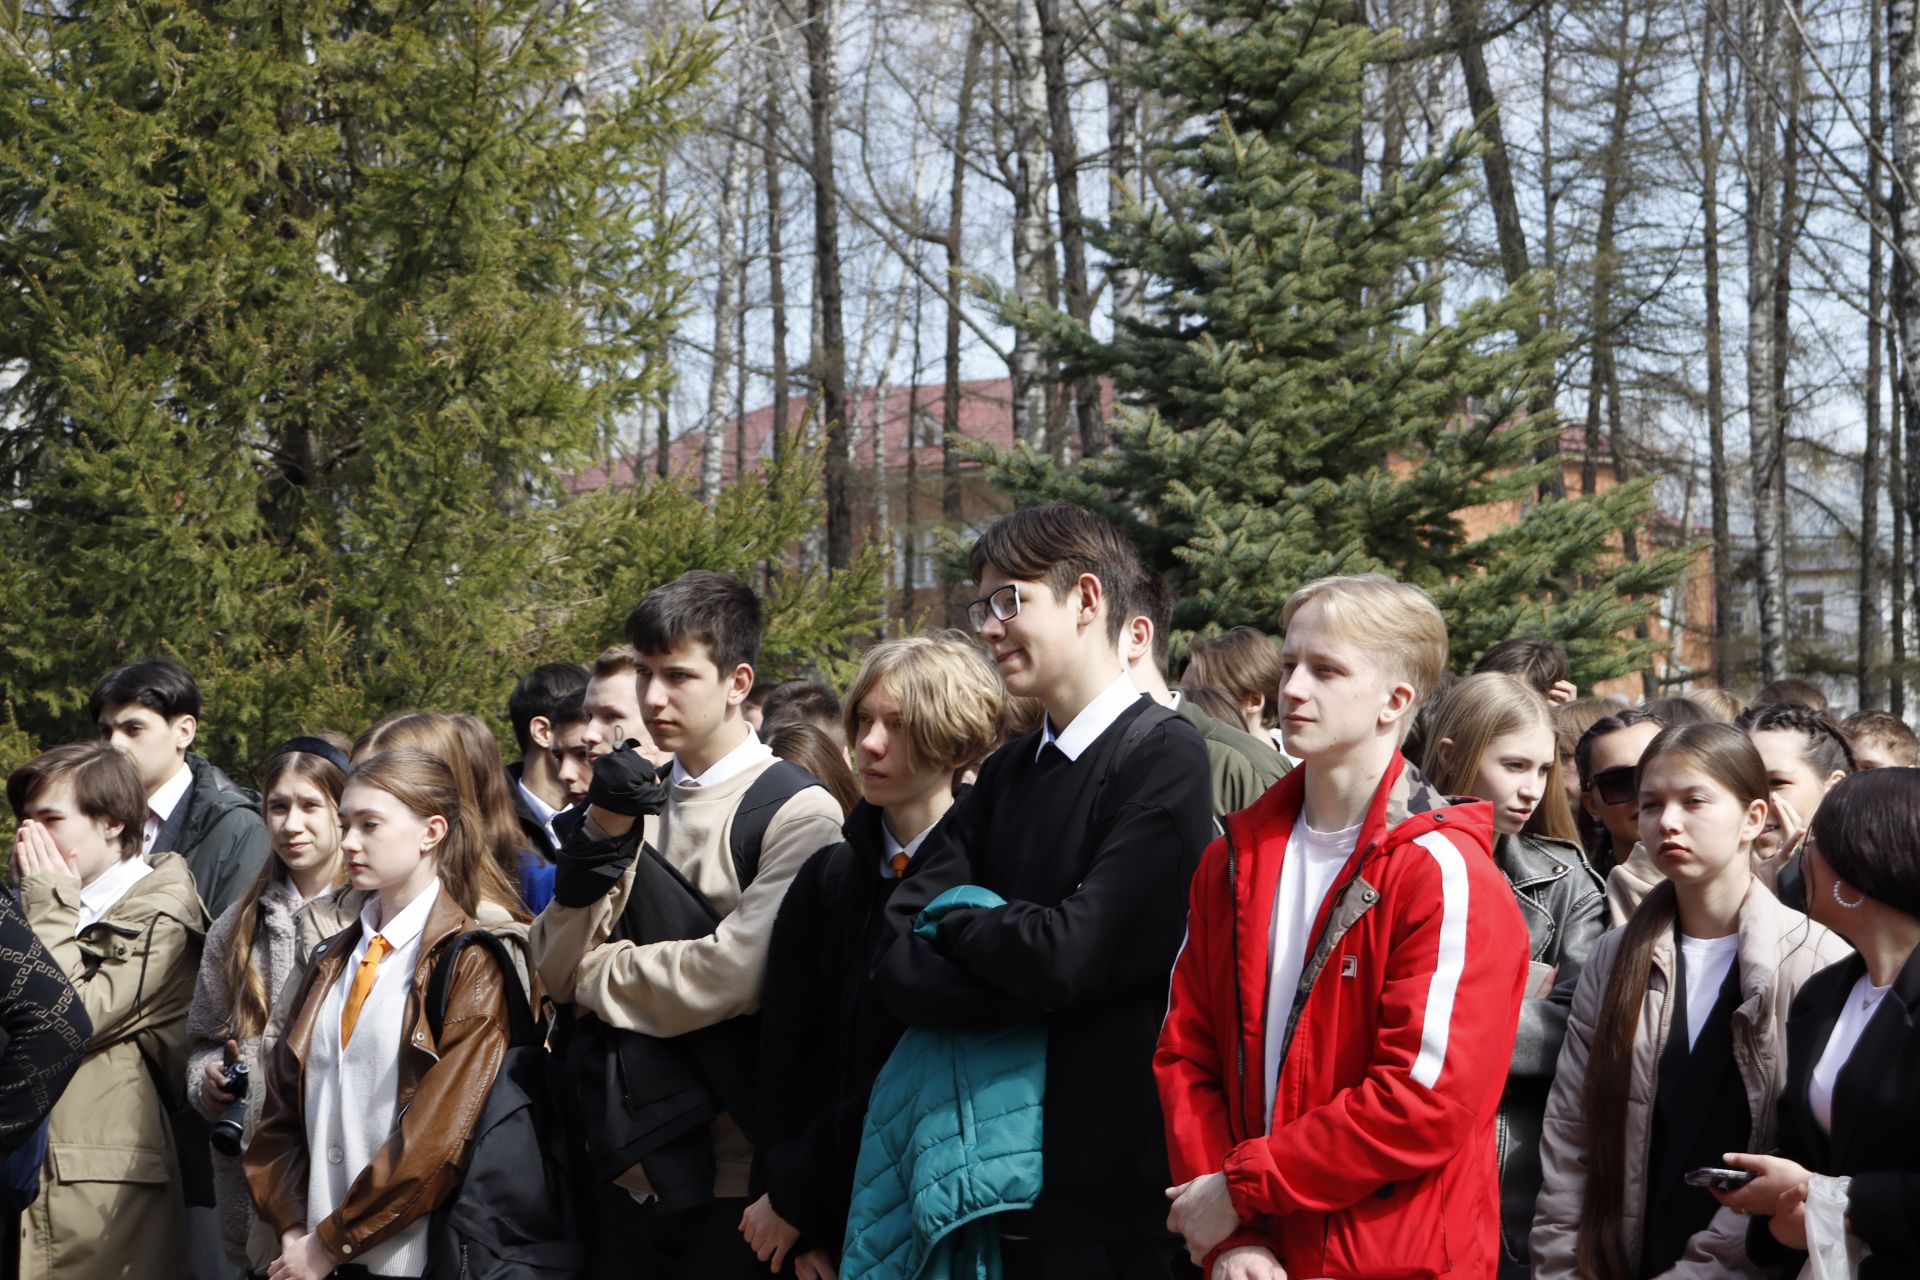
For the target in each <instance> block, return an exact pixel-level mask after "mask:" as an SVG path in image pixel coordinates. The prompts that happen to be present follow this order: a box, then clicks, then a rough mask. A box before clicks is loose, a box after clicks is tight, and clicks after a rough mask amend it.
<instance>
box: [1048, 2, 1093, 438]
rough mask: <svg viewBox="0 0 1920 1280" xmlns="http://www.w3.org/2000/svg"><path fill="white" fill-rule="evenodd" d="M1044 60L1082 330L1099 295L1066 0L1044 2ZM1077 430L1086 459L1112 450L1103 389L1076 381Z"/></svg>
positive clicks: (1072, 290) (1070, 284)
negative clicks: (1085, 205)
mask: <svg viewBox="0 0 1920 1280" xmlns="http://www.w3.org/2000/svg"><path fill="white" fill-rule="evenodd" d="M1038 3H1039V9H1040V24H1041V45H1040V47H1041V54H1042V57H1043V59H1044V61H1045V63H1046V69H1047V126H1048V128H1047V134H1048V138H1049V141H1050V142H1051V144H1052V151H1053V180H1054V191H1055V194H1056V197H1057V198H1058V200H1059V202H1060V252H1061V256H1062V258H1063V259H1064V260H1065V262H1064V271H1063V273H1062V275H1061V277H1060V292H1061V295H1062V297H1063V298H1064V299H1065V302H1066V307H1067V314H1068V315H1070V316H1072V317H1073V318H1074V319H1075V320H1078V321H1079V322H1080V323H1081V324H1091V323H1092V321H1093V290H1092V289H1091V287H1089V285H1088V283H1087V232H1086V227H1085V226H1084V225H1083V224H1082V222H1081V221H1080V145H1079V142H1078V141H1077V140H1076V139H1075V137H1074V132H1073V99H1072V89H1071V86H1069V85H1068V84H1067V65H1066V62H1067V55H1066V46H1067V36H1066V32H1065V31H1064V30H1063V29H1062V28H1061V25H1060V0H1038ZM1068 389H1069V391H1070V392H1071V393H1072V396H1073V415H1074V426H1075V429H1076V430H1077V431H1078V433H1079V436H1080V456H1082V457H1084V458H1091V457H1095V456H1097V455H1098V454H1099V453H1100V452H1101V451H1102V450H1104V449H1105V448H1106V447H1107V421H1106V419H1105V418H1104V417H1102V416H1101V413H1100V383H1099V381H1098V380H1097V379H1095V378H1079V379H1076V380H1075V381H1074V382H1073V383H1072V384H1071V386H1070V387H1069V388H1068Z"/></svg>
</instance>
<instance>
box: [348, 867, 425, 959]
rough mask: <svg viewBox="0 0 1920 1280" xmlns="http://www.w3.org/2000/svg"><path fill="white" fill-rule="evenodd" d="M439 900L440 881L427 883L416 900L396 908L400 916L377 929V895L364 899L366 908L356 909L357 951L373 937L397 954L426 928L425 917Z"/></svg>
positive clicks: (378, 921) (363, 947)
mask: <svg viewBox="0 0 1920 1280" xmlns="http://www.w3.org/2000/svg"><path fill="white" fill-rule="evenodd" d="M439 897H440V877H439V876H435V877H433V879H431V880H429V881H427V887H426V888H424V889H422V890H421V891H420V896H419V897H417V898H415V899H414V900H413V901H412V902H409V903H408V904H407V905H406V906H404V907H402V908H400V914H399V915H397V916H395V917H394V918H393V919H391V920H389V921H387V927H386V928H384V929H382V928H381V927H380V895H379V894H377V893H376V894H374V895H373V896H372V897H370V898H368V899H367V905H366V906H364V907H362V908H360V948H361V950H363V951H364V950H365V949H366V945H367V943H368V942H370V941H371V940H372V939H373V936H374V935H375V934H379V935H380V936H381V937H383V938H385V939H386V940H387V946H389V947H391V948H392V949H393V950H395V951H398V950H400V949H401V948H402V947H404V946H406V945H407V944H408V943H410V942H412V941H413V940H414V939H415V938H417V937H419V936H420V931H421V930H422V929H425V928H426V927H427V915H428V913H429V912H431V911H432V910H433V904H434V902H435V901H436V900H437V899H438V898H439Z"/></svg>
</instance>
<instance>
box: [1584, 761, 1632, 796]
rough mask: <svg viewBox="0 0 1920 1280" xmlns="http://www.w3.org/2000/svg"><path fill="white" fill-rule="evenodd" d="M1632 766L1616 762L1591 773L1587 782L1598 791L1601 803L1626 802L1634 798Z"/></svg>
mask: <svg viewBox="0 0 1920 1280" xmlns="http://www.w3.org/2000/svg"><path fill="white" fill-rule="evenodd" d="M1633 771H1634V766H1633V765H1630V764H1618V765H1615V766H1614V767H1613V768H1611V769H1602V770H1601V771H1600V772H1598V773H1596V774H1594V775H1593V781H1592V782H1591V783H1590V784H1589V785H1591V786H1592V787H1593V789H1594V790H1595V791H1597V792H1599V793H1600V803H1601V804H1628V803H1630V802H1631V801H1632V800H1633V798H1634V786H1633Z"/></svg>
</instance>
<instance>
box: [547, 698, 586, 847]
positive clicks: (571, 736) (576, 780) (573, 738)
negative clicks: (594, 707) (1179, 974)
mask: <svg viewBox="0 0 1920 1280" xmlns="http://www.w3.org/2000/svg"><path fill="white" fill-rule="evenodd" d="M589 720H590V717H589V716H588V715H587V691H586V690H585V689H584V688H581V689H575V690H574V691H573V692H572V693H570V694H568V695H567V696H566V697H564V698H562V699H560V702H559V704H558V705H557V706H555V707H554V709H553V750H552V752H551V754H552V757H553V776H554V777H555V778H556V779H558V781H559V783H560V789H561V791H562V793H563V794H565V796H566V798H567V803H566V805H565V806H564V807H563V808H562V809H561V810H560V813H559V814H557V815H556V818H557V819H558V821H557V823H556V825H558V826H564V825H565V823H566V819H567V817H568V815H570V814H573V813H574V812H575V811H576V809H577V808H578V806H579V805H580V802H581V801H583V800H585V799H586V798H587V788H588V787H589V786H591V785H592V783H593V753H592V752H591V751H590V750H589V749H588V747H587V725H588V723H589ZM565 843H566V840H565V837H564V835H563V836H562V839H561V844H562V845H564V844H565Z"/></svg>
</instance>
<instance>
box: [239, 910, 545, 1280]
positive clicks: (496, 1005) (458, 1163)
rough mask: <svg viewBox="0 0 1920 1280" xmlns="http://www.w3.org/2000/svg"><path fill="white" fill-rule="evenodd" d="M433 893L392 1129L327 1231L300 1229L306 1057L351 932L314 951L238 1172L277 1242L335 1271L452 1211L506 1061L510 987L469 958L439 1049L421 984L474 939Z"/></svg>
mask: <svg viewBox="0 0 1920 1280" xmlns="http://www.w3.org/2000/svg"><path fill="white" fill-rule="evenodd" d="M478 927H479V924H478V922H477V921H475V920H473V919H472V918H470V917H468V916H467V914H466V913H465V912H464V911H462V910H461V908H460V904H459V903H457V902H455V901H454V899H453V896H452V895H451V894H449V893H446V892H444V891H443V892H442V893H441V894H440V896H439V898H438V900H437V901H435V903H434V905H433V910H432V911H431V912H429V913H428V915H427V923H426V926H425V928H424V929H423V930H422V932H421V945H420V958H419V960H418V961H416V963H415V965H414V970H413V990H412V992H411V993H410V994H409V995H408V997H407V1010H406V1024H407V1026H408V1028H409V1030H408V1032H407V1037H406V1048H405V1050H403V1052H402V1054H401V1058H400V1090H399V1106H400V1119H399V1121H398V1123H397V1124H396V1125H395V1128H394V1132H393V1134H392V1136H391V1137H389V1138H388V1139H387V1142H386V1145H385V1146H383V1147H381V1148H380V1150H379V1152H378V1153H377V1154H376V1155H375V1156H374V1158H373V1162H372V1163H371V1164H369V1165H368V1166H367V1168H365V1169H363V1170H362V1171H361V1172H360V1175H359V1177H357V1178H355V1179H354V1182H353V1185H352V1187H351V1188H349V1189H348V1192H347V1198H346V1200H345V1202H344V1203H342V1204H341V1206H340V1207H339V1208H338V1209H337V1210H335V1211H334V1213H333V1214H332V1216H330V1217H328V1218H327V1219H326V1220H325V1221H324V1222H319V1223H309V1222H307V1220H306V1219H307V1168H308V1160H307V1124H306V1087H307V1080H306V1070H305V1067H306V1057H307V1046H308V1045H309V1044H311V1043H312V1040H313V1027H314V1022H315V1021H316V1020H317V1019H318V1018H319V1016H320V1010H321V1007H322V1006H323V1005H324V1004H325V1003H326V995H327V992H328V990H329V989H330V988H331V987H332V986H333V985H334V983H335V982H337V981H338V980H339V977H340V973H341V970H342V969H343V968H345V967H346V965H347V963H348V962H349V961H350V960H351V959H352V957H353V949H354V947H355V946H356V945H358V943H359V941H360V921H359V920H358V919H355V920H354V921H353V922H352V923H350V924H349V925H348V926H347V927H346V928H345V929H344V930H342V931H341V932H340V933H338V934H336V935H335V936H334V937H332V938H329V939H328V940H327V941H325V942H323V943H321V944H320V945H319V946H317V947H315V948H314V953H313V963H312V964H311V965H310V966H309V967H308V969H307V974H306V977H305V979H304V980H303V981H302V982H301V984H300V990H299V993H298V994H297V995H296V996H295V997H294V1001H293V1006H292V1007H293V1013H292V1014H291V1016H290V1018H289V1021H288V1023H287V1026H286V1034H285V1035H284V1036H282V1037H281V1040H280V1043H279V1044H278V1045H277V1046H275V1048H274V1051H273V1055H272V1058H271V1060H270V1061H269V1063H268V1066H267V1079H266V1080H265V1081H264V1083H265V1084H266V1086H267V1097H266V1102H265V1105H264V1106H263V1107H262V1109H261V1114H260V1124H259V1128H258V1129H257V1130H256V1131H255V1133H254V1135H253V1143H252V1145H250V1146H249V1147H248V1148H247V1152H246V1156H245V1157H244V1159H243V1164H244V1166H245V1169H246V1175H247V1185H248V1188H249V1189H250V1190H251V1191H252V1193H253V1203H254V1208H255V1210H256V1211H257V1212H258V1213H259V1214H260V1217H261V1219H262V1220H263V1221H264V1222H265V1224H266V1225H267V1226H268V1227H269V1228H270V1229H271V1230H272V1232H273V1234H274V1236H275V1237H276V1238H278V1237H279V1236H280V1235H282V1234H283V1233H285V1231H286V1230H287V1229H288V1228H289V1227H296V1226H305V1227H308V1228H310V1229H312V1230H313V1231H314V1232H316V1233H317V1234H318V1235H319V1237H320V1243H321V1245H322V1246H323V1247H324V1248H325V1249H326V1250H327V1252H328V1253H329V1254H331V1255H332V1256H333V1257H334V1259H335V1260H337V1261H339V1262H343V1263H345V1262H354V1261H356V1260H357V1259H358V1258H359V1256H360V1255H361V1254H364V1253H365V1252H366V1251H367V1250H368V1249H369V1248H372V1247H374V1246H376V1245H379V1244H381V1243H383V1242H385V1241H387V1240H389V1239H391V1238H392V1237H393V1236H394V1235H395V1234H397V1233H398V1232H400V1231H401V1230H403V1229H404V1228H406V1227H408V1226H410V1225H411V1224H412V1223H414V1222H416V1221H418V1220H419V1219H421V1218H423V1217H426V1216H427V1215H429V1214H431V1213H432V1212H433V1211H434V1210H435V1209H437V1208H439V1207H440V1205H442V1204H444V1203H445V1202H446V1201H447V1200H449V1199H451V1198H452V1196H453V1194H454V1192H455V1191H456V1190H458V1188H459V1186H460V1179H461V1177H462V1176H463V1175H464V1173H465V1171H466V1161H467V1155H468V1142H469V1140H470V1139H471V1138H472V1136H473V1126H474V1124H475V1122H476V1121H478V1119H479V1118H480V1108H481V1107H482V1105H484V1104H485V1102H486V1100H487V1095H488V1094H489V1093H490V1092H491V1091H492V1089H493V1081H494V1077H496V1076H497V1075H498V1074H499V1072H500V1063H501V1060H502V1058H503V1057H504V1056H505V1055H506V1051H507V997H506V988H505V986H504V985H503V984H504V983H505V981H506V980H507V979H506V977H505V975H503V974H502V973H501V972H500V968H499V966H498V965H496V964H495V963H494V962H493V958H492V957H491V956H490V955H488V954H487V953H486V952H484V951H482V950H481V949H479V948H478V947H469V948H468V949H467V950H465V951H463V952H461V954H460V958H459V960H458V961H457V962H456V964H455V967H454V974H453V981H452V982H451V983H450V984H449V989H448V995H447V1016H446V1023H445V1026H444V1027H443V1029H442V1033H441V1035H440V1036H439V1037H438V1038H436V1037H435V1036H434V1034H433V1028H432V1027H431V1026H430V1025H428V1020H427V1014H426V993H427V983H428V981H429V980H430V979H431V977H432V974H433V965H434V962H435V961H436V960H437V959H439V957H440V955H441V953H442V952H443V951H444V950H445V949H446V946H447V944H448V943H450V942H452V941H453V939H454V938H455V937H457V936H459V935H460V934H462V933H464V932H466V931H468V930H470V929H474V928H478Z"/></svg>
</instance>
